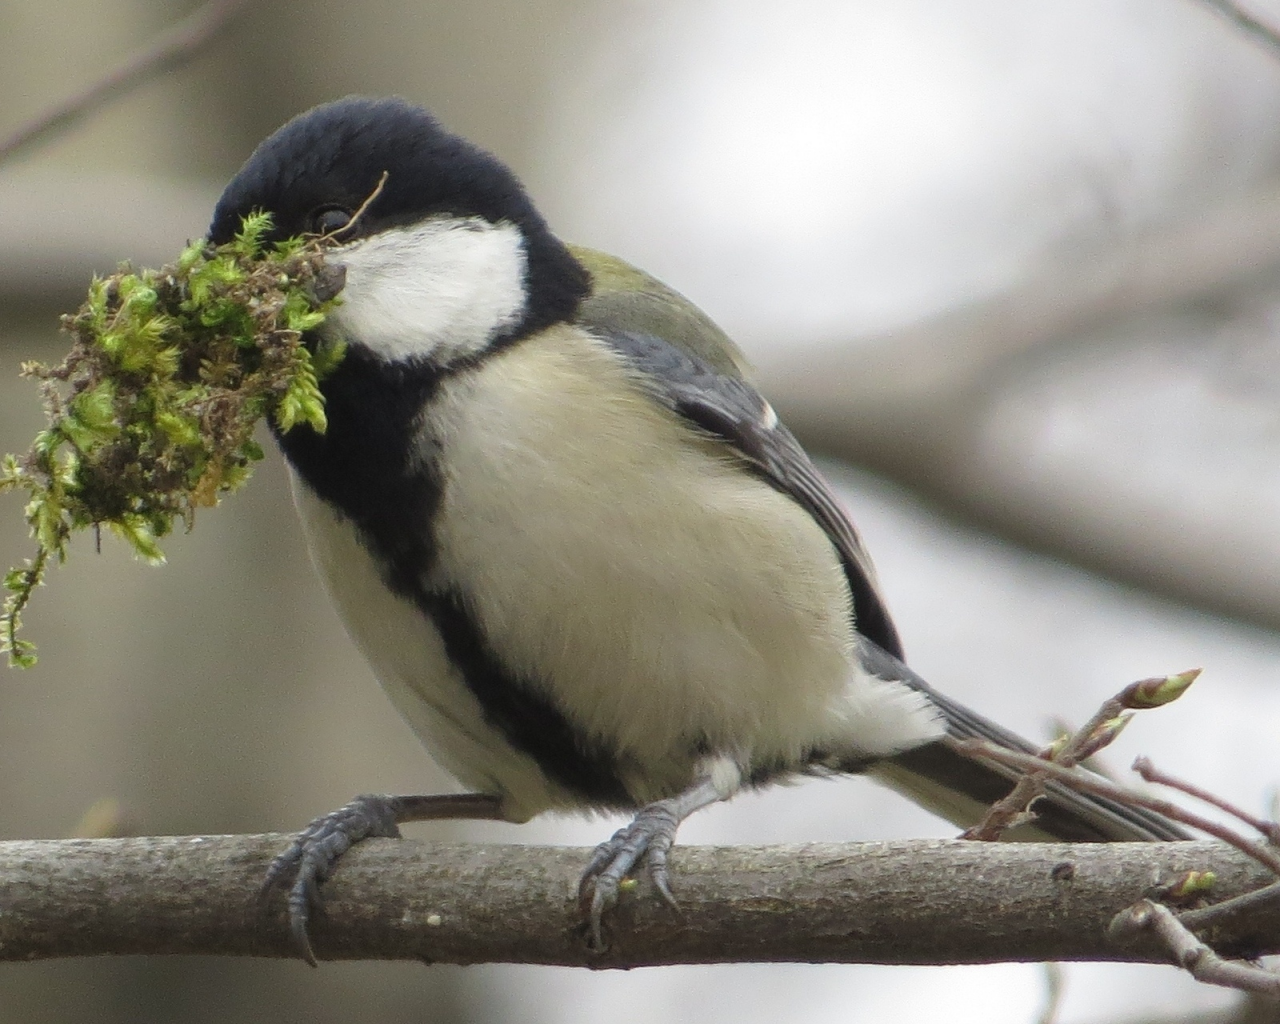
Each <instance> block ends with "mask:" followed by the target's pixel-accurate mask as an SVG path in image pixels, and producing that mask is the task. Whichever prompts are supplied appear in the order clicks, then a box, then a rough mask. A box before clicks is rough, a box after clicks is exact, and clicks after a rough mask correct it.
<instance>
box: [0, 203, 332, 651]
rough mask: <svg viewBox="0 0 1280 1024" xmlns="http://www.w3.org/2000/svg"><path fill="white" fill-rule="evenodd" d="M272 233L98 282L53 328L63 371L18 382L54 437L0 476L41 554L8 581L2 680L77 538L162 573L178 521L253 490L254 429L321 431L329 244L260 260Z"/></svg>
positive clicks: (272, 249)
mask: <svg viewBox="0 0 1280 1024" xmlns="http://www.w3.org/2000/svg"><path fill="white" fill-rule="evenodd" d="M270 229H271V218H270V216H269V215H268V214H253V215H251V216H249V217H246V218H245V219H244V221H243V224H242V227H241V230H240V233H239V234H238V235H236V237H235V238H234V239H233V240H232V241H230V242H228V243H226V244H225V245H220V246H217V247H214V246H210V245H208V244H206V243H205V242H203V241H201V242H193V243H192V244H191V245H189V246H188V247H187V248H186V250H184V251H183V253H182V255H181V256H179V257H178V260H177V262H176V263H173V264H171V265H169V266H166V267H163V268H162V269H160V270H145V269H143V270H135V269H133V268H131V267H129V266H128V265H124V266H122V267H121V268H120V270H119V271H118V272H117V273H115V274H112V275H111V276H110V277H106V278H100V279H95V280H94V282H93V284H92V285H91V286H90V288H89V297H88V299H87V300H86V301H85V303H84V305H83V306H81V307H80V309H79V311H78V312H76V313H73V314H69V315H67V316H64V317H63V318H62V326H63V329H64V330H66V331H67V332H68V333H69V334H70V335H71V336H72V339H73V343H72V347H71V351H70V353H68V355H67V357H66V359H65V360H63V362H62V363H61V364H60V365H58V366H53V367H50V366H43V365H40V364H38V363H28V364H26V365H24V366H23V370H22V372H23V375H24V376H28V377H33V378H35V379H37V380H39V381H40V387H41V391H42V393H43V396H44V402H45V410H46V413H47V415H48V420H49V423H48V426H47V427H46V428H45V429H44V430H42V431H41V432H40V433H39V434H38V435H37V436H36V439H35V441H34V442H33V444H32V446H31V450H30V451H29V452H28V453H27V454H26V455H25V456H22V457H18V456H14V455H7V456H5V457H4V459H3V462H0V490H7V489H22V490H25V491H27V492H28V493H29V495H30V498H29V500H28V502H27V506H26V518H27V522H28V523H30V525H31V533H32V536H33V537H34V538H35V541H36V553H35V555H34V557H32V558H31V559H29V560H27V561H26V563H25V564H24V565H23V566H22V567H20V568H15V569H11V570H10V571H9V572H8V573H7V574H6V575H5V577H4V587H5V589H6V590H7V591H8V597H7V600H6V601H5V604H4V608H3V611H0V652H3V653H7V654H8V657H9V663H10V664H11V665H17V666H21V667H24V668H25V667H28V666H30V665H33V664H34V663H35V660H36V657H35V647H34V645H33V644H32V643H31V642H30V641H28V640H22V639H19V638H18V636H17V633H18V629H19V626H20V616H21V614H22V611H23V610H24V609H25V608H26V606H27V603H28V602H29V601H30V599H31V595H32V592H33V591H34V590H35V588H36V587H37V586H39V585H40V584H41V583H42V582H43V580H44V576H45V572H46V570H47V569H48V567H49V564H50V562H51V561H53V560H55V559H56V560H57V561H58V562H62V561H65V559H66V557H67V542H68V540H69V539H70V537H71V534H72V533H73V532H74V531H76V530H82V529H85V528H89V527H93V528H94V529H100V528H101V527H103V526H106V527H108V528H109V529H110V530H111V531H112V532H114V533H116V534H117V535H119V536H120V537H123V538H124V539H125V540H126V541H127V542H128V543H129V545H130V546H131V547H132V548H133V550H134V551H135V552H136V553H137V554H138V555H139V556H141V557H142V558H144V559H146V560H147V561H148V562H153V563H157V562H162V561H163V560H164V555H163V554H162V553H161V550H160V547H159V545H158V541H159V539H160V538H162V537H164V536H165V535H166V534H168V533H170V532H171V531H172V530H173V528H174V523H175V521H176V520H181V521H182V522H183V524H184V525H185V527H186V528H187V529H190V528H191V526H192V525H193V523H194V520H195V512H196V509H197V508H204V507H209V506H212V505H216V504H217V503H218V500H219V498H220V497H221V496H222V495H223V494H226V493H229V492H231V491H234V490H236V489H237V488H238V487H240V486H241V485H242V484H243V483H244V482H245V480H247V479H248V477H249V474H250V471H251V467H252V465H253V463H254V462H256V461H258V460H259V459H261V458H262V455H263V453H262V449H261V447H260V446H259V445H258V444H257V443H256V442H255V441H254V439H253V433H254V428H255V426H256V425H257V423H258V421H259V420H260V419H262V418H263V417H265V416H270V417H271V418H272V419H273V420H274V421H275V423H276V424H277V425H278V427H279V428H280V429H281V430H289V429H291V428H293V427H294V426H296V425H298V424H306V425H307V426H308V427H310V428H311V429H313V430H316V431H320V432H323V431H324V429H325V425H326V424H325V414H324V399H323V397H322V396H321V393H320V390H319V387H318V384H319V381H320V380H322V379H323V378H324V376H325V375H326V374H327V373H329V372H330V371H331V370H332V369H333V368H334V367H335V366H336V365H337V364H338V362H339V361H340V360H341V359H342V355H343V351H342V346H341V344H340V343H336V342H326V341H319V342H316V343H315V344H312V345H306V344H303V335H304V334H305V333H306V332H311V331H314V330H315V328H317V327H319V326H320V324H321V323H322V322H323V321H324V319H325V316H326V314H328V312H329V311H330V310H331V309H332V308H333V306H334V305H335V303H336V302H337V301H338V300H337V299H336V295H337V293H338V292H339V291H340V290H341V288H342V284H343V279H342V273H341V270H340V269H339V268H335V267H330V266H326V265H325V263H324V252H325V250H326V249H327V248H328V247H329V246H330V245H331V244H332V238H331V237H328V236H326V237H315V236H308V237H303V238H294V239H289V240H288V241H285V242H280V243H275V244H269V243H267V242H266V241H265V239H266V237H267V235H268V234H269V232H270ZM309 337H310V338H315V337H316V335H314V334H312V335H310V336H309Z"/></svg>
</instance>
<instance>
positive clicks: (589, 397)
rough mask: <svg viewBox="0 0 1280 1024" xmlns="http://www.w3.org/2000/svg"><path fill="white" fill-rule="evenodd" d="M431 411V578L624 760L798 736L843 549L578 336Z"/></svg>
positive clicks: (763, 745) (532, 348) (812, 705)
mask: <svg viewBox="0 0 1280 1024" xmlns="http://www.w3.org/2000/svg"><path fill="white" fill-rule="evenodd" d="M424 429H425V431H426V432H427V434H428V436H430V437H431V439H432V446H433V448H434V449H435V450H437V451H438V452H439V453H440V455H439V461H438V463H437V471H438V480H439V484H440V500H439V504H438V508H437V510H436V513H435V519H434V525H433V536H434V538H435V560H434V564H433V567H432V571H431V574H430V578H429V580H428V585H429V586H430V587H433V588H453V589H456V590H457V591H458V592H459V593H461V594H462V595H463V596H464V599H465V602H466V604H467V607H468V609H469V610H470V612H471V614H472V615H473V616H474V619H475V621H476V623H477V625H478V627H479V629H480V630H481V631H482V633H483V635H484V636H485V637H486V638H487V640H488V643H489V645H490V647H491V649H492V650H493V651H495V652H496V653H497V654H498V655H499V656H500V657H501V658H502V659H503V661H504V663H505V664H506V666H507V667H508V668H509V669H510V670H511V671H512V672H513V673H514V674H516V675H517V676H518V677H519V678H521V679H524V680H527V681H528V683H529V684H530V685H532V686H535V687H537V688H539V689H540V690H541V691H542V692H543V693H545V694H546V695H548V697H549V698H550V699H551V700H552V702H553V703H554V704H555V705H556V707H558V708H559V709H561V711H562V712H563V713H564V714H565V715H566V716H567V718H568V719H569V720H570V721H571V722H572V723H573V725H574V727H575V729H577V730H579V731H580V732H581V733H582V734H584V735H585V736H587V737H590V738H592V739H593V740H596V741H599V742H600V743H602V744H604V745H606V746H607V747H608V748H609V749H611V750H615V751H617V752H618V755H619V762H620V771H621V772H622V774H623V775H624V777H625V776H626V775H627V772H628V771H629V770H631V769H629V768H628V765H632V766H633V767H634V766H641V767H634V770H635V771H640V772H642V773H648V774H651V775H654V774H661V770H660V767H659V766H661V765H664V764H670V765H674V766H676V767H675V771H676V772H682V771H685V770H687V768H688V765H689V764H691V763H692V761H693V760H694V759H696V757H697V756H698V754H699V753H705V752H706V751H707V750H708V749H710V750H715V751H724V750H735V751H741V752H742V753H743V755H744V756H750V755H751V753H752V752H753V751H757V750H767V751H768V753H769V755H770V756H773V755H775V754H776V755H777V756H780V757H784V758H789V757H793V756H796V755H797V751H799V750H800V749H801V748H802V747H803V745H804V743H805V738H804V737H805V736H806V735H811V734H812V729H813V723H814V722H815V721H817V720H819V719H820V718H821V717H822V715H823V713H824V709H825V707H826V706H827V704H828V703H829V701H830V700H831V699H832V697H833V695H834V694H836V693H838V692H839V691H840V690H841V689H842V687H843V686H844V683H845V680H846V678H847V674H848V669H849V661H848V654H849V645H850V643H851V639H852V626H851V612H850V603H849V595H848V587H847V584H846V581H845V579H844V575H843V571H842V569H841V567H840V564H839V561H838V559H837V557H836V556H835V553H834V551H833V549H832V547H831V544H830V543H829V541H828V540H827V538H826V536H825V535H824V534H823V532H822V530H821V529H820V528H819V527H818V526H817V525H816V524H815V523H814V522H813V520H812V519H811V518H810V517H809V516H808V514H807V513H805V512H804V511H803V510H802V509H801V508H800V507H799V506H798V505H796V504H795V503H794V502H793V501H791V500H790V499H789V498H788V497H786V496H784V495H782V494H780V493H778V492H777V491H776V490H774V489H773V488H772V487H770V486H768V485H767V484H766V483H764V482H763V481H762V480H760V479H758V478H757V477H755V476H754V475H752V474H750V473H748V472H745V471H744V469H743V466H742V465H741V464H740V463H739V462H738V461H737V460H736V459H735V458H734V457H733V456H732V454H731V453H730V452H729V451H728V450H727V448H726V447H725V446H724V445H722V444H720V443H719V442H717V441H714V440H712V439H709V438H704V437H701V436H700V435H698V434H697V433H695V432H694V431H693V430H691V429H690V428H689V427H688V425H687V424H685V423H684V422H683V421H681V420H680V419H679V418H678V417H677V416H676V415H675V414H673V413H671V412H670V411H668V410H667V409H665V408H663V407H662V406H660V405H659V404H657V403H656V402H654V401H653V400H652V399H651V398H650V397H649V396H648V395H646V394H645V393H644V392H643V391H641V390H640V389H639V388H638V387H637V385H636V382H635V381H634V379H632V378H631V377H630V376H629V371H628V369H627V367H626V365H625V364H624V363H623V362H622V360H621V359H620V358H619V357H618V356H617V355H616V354H615V353H614V352H613V351H612V350H610V349H608V348H607V347H606V346H603V345H601V344H599V343H596V342H594V341H592V340H591V339H589V338H586V337H583V336H580V335H575V334H567V335H566V336H565V337H563V338H560V339H554V343H551V342H550V341H548V343H545V344H536V345H522V346H517V347H516V348H514V349H512V350H509V351H507V352H505V353H502V354H501V355H500V356H499V357H497V358H495V359H493V360H491V361H489V362H488V363H486V364H485V365H484V367H483V369H482V370H481V371H480V372H477V373H476V374H474V375H472V376H471V377H469V378H467V379H465V380H459V381H458V382H457V383H456V385H455V386H453V387H451V388H448V389H446V390H444V391H442V393H441V395H440V397H439V399H438V401H436V402H435V403H433V405H432V407H431V411H430V413H429V414H428V416H427V418H426V419H425V421H424ZM628 787H629V788H630V789H632V790H633V791H634V790H635V789H636V786H635V785H633V784H632V783H631V782H628ZM644 788H645V789H646V790H651V789H652V787H648V786H646V787H644Z"/></svg>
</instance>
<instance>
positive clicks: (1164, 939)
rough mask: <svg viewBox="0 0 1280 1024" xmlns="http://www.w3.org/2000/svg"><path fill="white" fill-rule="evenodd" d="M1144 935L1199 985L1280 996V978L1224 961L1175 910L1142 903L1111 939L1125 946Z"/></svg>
mask: <svg viewBox="0 0 1280 1024" xmlns="http://www.w3.org/2000/svg"><path fill="white" fill-rule="evenodd" d="M1143 933H1149V934H1151V935H1154V936H1155V938H1156V939H1157V940H1158V941H1159V942H1160V944H1161V945H1162V946H1164V947H1165V949H1167V950H1168V951H1169V952H1170V953H1171V954H1173V958H1174V960H1175V961H1176V962H1177V964H1178V966H1179V967H1181V968H1183V970H1185V971H1187V972H1188V973H1189V974H1190V975H1191V976H1192V977H1193V978H1195V979H1196V981H1200V982H1204V983H1205V984H1208V985H1220V986H1222V987H1224V988H1234V989H1239V990H1240V991H1242V992H1261V993H1264V994H1266V995H1271V996H1280V975H1278V974H1273V973H1271V972H1270V971H1267V970H1264V969H1263V968H1261V967H1255V966H1254V965H1252V964H1246V963H1241V962H1240V961H1238V960H1226V959H1224V958H1222V957H1220V956H1219V955H1218V954H1217V953H1215V952H1214V951H1213V950H1212V949H1210V948H1209V947H1208V946H1207V945H1205V944H1204V943H1203V942H1201V941H1200V940H1199V939H1197V938H1196V937H1195V935H1194V934H1192V932H1191V930H1190V929H1189V928H1187V926H1186V925H1185V924H1184V923H1183V922H1182V921H1179V920H1178V917H1177V915H1176V914H1174V912H1173V911H1172V910H1170V909H1169V908H1168V907H1166V906H1163V905H1162V904H1159V903H1155V902H1153V901H1152V900H1141V901H1139V902H1138V903H1135V904H1134V905H1133V906H1132V907H1129V908H1128V909H1127V910H1122V911H1121V912H1120V913H1119V914H1117V915H1116V916H1115V917H1114V918H1113V919H1112V921H1111V925H1110V926H1109V928H1108V929H1107V934H1108V936H1109V937H1110V938H1112V939H1114V940H1116V941H1118V942H1122V943H1123V942H1130V941H1133V940H1134V939H1135V938H1137V937H1138V936H1139V935H1141V934H1143Z"/></svg>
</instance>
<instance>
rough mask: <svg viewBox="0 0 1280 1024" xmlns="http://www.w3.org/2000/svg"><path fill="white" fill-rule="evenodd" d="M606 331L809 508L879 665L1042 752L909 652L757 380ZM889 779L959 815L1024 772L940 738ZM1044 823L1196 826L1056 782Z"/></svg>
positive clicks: (681, 408) (656, 387) (1075, 837)
mask: <svg viewBox="0 0 1280 1024" xmlns="http://www.w3.org/2000/svg"><path fill="white" fill-rule="evenodd" d="M597 333H598V334H599V336H600V337H601V338H603V340H605V341H607V342H608V343H609V344H610V345H612V346H613V347H614V348H615V349H616V350H617V351H618V352H619V353H621V354H622V355H623V356H625V357H626V358H627V359H628V360H629V361H631V363H632V364H633V365H634V366H635V367H636V369H637V370H638V371H639V375H640V379H641V380H642V381H643V383H644V385H645V386H646V387H647V388H648V390H649V391H650V393H651V394H652V395H653V396H654V397H655V398H656V399H657V400H658V401H660V402H662V403H664V404H665V405H667V406H669V407H670V408H671V409H673V410H674V411H675V412H677V413H679V414H680V415H681V416H683V417H685V418H686V419H688V420H689V421H690V422H691V423H694V424H697V425H698V426H699V427H701V428H702V429H703V430H705V431H707V432H708V433H710V434H712V435H714V436H716V437H718V438H720V439H722V440H723V441H725V442H727V443H728V444H729V445H731V446H732V447H733V448H734V449H735V450H736V451H737V452H738V453H739V454H740V455H741V456H742V457H743V458H744V459H745V460H746V461H747V462H748V463H750V464H751V465H752V466H753V467H754V468H755V469H756V471H757V472H758V473H760V474H761V476H762V477H764V479H765V480H767V481H768V482H769V483H770V484H771V485H773V486H774V487H776V488H777V489H778V490H779V491H782V492H783V493H784V494H788V495H790V496H791V497H792V498H793V499H795V501H797V502H798V503H799V504H800V505H801V506H802V507H804V508H805V509H806V510H807V511H808V512H809V514H810V515H811V516H813V518H814V520H815V521H816V522H817V523H818V524H819V525H820V526H821V527H822V529H823V530H824V531H825V532H826V534H827V537H828V538H830V540H831V543H832V544H833V545H835V548H836V550H837V551H838V552H839V553H840V558H841V561H842V562H843V563H844V570H845V575H846V577H847V578H848V581H849V588H850V590H851V591H852V594H853V604H854V615H855V623H854V624H855V626H856V628H857V630H858V633H859V634H860V639H859V650H858V655H859V658H860V659H861V661H862V664H863V666H864V667H865V668H866V669H867V671H869V672H871V673H872V674H874V675H876V676H878V677H880V678H882V679H885V680H889V681H893V682H899V683H902V684H904V685H906V686H909V687H911V688H912V689H914V690H917V691H919V692H921V693H923V694H925V695H926V696H927V697H928V698H929V700H930V701H932V703H933V704H934V705H936V706H937V708H938V709H939V710H940V711H941V712H942V715H943V717H944V718H945V719H946V723H947V730H948V732H950V733H951V734H952V735H953V736H959V737H963V738H979V739H985V740H989V741H990V742H992V743H995V744H998V745H1000V746H1004V747H1008V748H1011V749H1013V750H1021V751H1025V752H1029V753H1034V752H1035V748H1034V747H1033V746H1032V745H1031V744H1030V743H1028V742H1027V741H1026V740H1024V739H1022V738H1021V737H1019V736H1017V735H1015V734H1014V733H1012V732H1009V731H1008V730H1007V729H1004V728H1003V727H1001V726H999V725H997V724H996V723H995V722H992V721H991V720H989V719H987V718H984V717H983V716H982V715H979V714H977V713H976V712H974V711H971V710H970V709H969V708H967V707H965V706H964V705H962V704H960V703H958V702H956V701H954V700H952V699H950V698H949V697H947V696H945V695H944V694H941V693H939V692H938V691H937V690H935V689H934V688H933V687H931V686H930V685H929V684H928V683H926V682H925V681H924V680H923V679H922V678H920V676H919V675H917V674H916V673H915V672H913V671H912V670H911V669H910V668H908V667H907V666H906V665H905V664H904V663H903V661H902V644H901V642H900V641H899V639H898V633H897V630H896V629H895V628H894V625H893V622H892V620H891V619H890V618H889V613H888V610H887V609H886V608H885V605H884V601H883V599H882V598H881V596H880V590H879V587H878V586H877V584H876V579H875V570H874V569H873V568H872V566H871V560H870V558H869V557H868V556H867V553H866V550H865V549H864V548H863V546H862V542H861V541H860V540H859V539H858V534H857V532H856V531H855V530H854V528H853V524H852V523H850V521H849V517H848V515H847V514H846V513H845V511H844V508H843V507H842V505H841V504H840V501H839V499H838V498H836V496H835V494H834V493H833V492H832V490H831V487H830V485H829V484H827V482H826V481H825V480H823V478H822V476H821V474H819V473H818V470H817V468H816V467H815V466H814V465H813V463H812V461H811V460H810V459H809V456H808V455H807V454H806V453H805V451H804V449H803V448H802V447H801V446H800V443H799V442H798V441H797V440H796V439H795V437H794V436H793V435H792V434H791V432H790V431H789V430H787V428H786V427H784V426H783V425H782V424H781V423H779V422H778V418H777V416H776V414H775V413H774V412H773V409H772V408H771V407H770V405H769V403H768V402H767V401H765V399H764V398H763V397H762V396H761V395H760V393H759V392H758V391H756V389H755V388H754V387H752V386H751V384H749V383H748V382H747V381H745V380H743V379H741V378H740V377H737V376H732V375H729V374H726V373H723V372H721V371H719V370H717V369H715V368H713V367H712V366H710V365H709V364H707V363H706V362H704V361H703V360H701V359H700V358H698V357H697V356H696V355H693V354H692V353H690V352H688V351H686V350H684V349H682V348H677V347H676V346H674V345H672V344H670V343H668V342H666V341H664V340H663V339H661V338H658V337H655V336H654V335H651V334H641V333H633V332H628V331H602V330H599V328H598V327H597ZM874 770H875V772H876V774H878V775H880V776H881V778H883V779H884V781H886V782H888V783H889V784H890V785H892V786H894V787H895V788H898V789H901V790H903V791H904V792H906V793H907V794H908V795H909V796H912V797H913V798H915V799H916V800H918V801H919V802H921V803H923V804H924V805H925V806H929V807H931V808H932V809H934V810H935V811H937V812H938V813H940V814H942V815H943V816H944V817H947V818H950V819H951V820H952V821H955V822H956V823H958V824H962V825H965V824H971V823H972V821H973V820H976V818H975V814H981V811H982V808H984V807H985V806H987V805H989V804H991V803H992V802H994V801H995V800H998V799H1000V798H1001V797H1002V796H1004V795H1005V794H1006V793H1007V792H1008V791H1009V788H1010V786H1011V785H1012V781H1013V780H1014V779H1016V778H1017V776H1018V773H1017V772H1016V771H1013V770H1010V769H1007V768H1004V767H1003V766H1001V765H997V764H994V763H991V762H986V761H978V760H971V759H968V758H965V757H962V756H961V755H959V754H957V753H956V752H955V751H953V750H952V749H951V748H950V747H948V746H946V745H944V744H941V743H930V744H926V745H925V746H923V747H919V748H916V749H915V750H909V751H907V752H905V753H903V754H899V755H896V756H894V757H892V758H889V759H888V760H886V761H884V762H881V763H880V764H879V765H877V766H876V768H875V769H874ZM1037 817H1038V821H1037V827H1038V829H1039V831H1040V832H1042V833H1044V834H1045V835H1047V836H1048V837H1051V838H1057V839H1066V840H1070V841H1076V842H1099V841H1103V842H1106V841H1116V840H1150V839H1183V838H1186V833H1185V832H1184V831H1183V830H1182V829H1181V828H1180V827H1178V826H1177V825H1175V824H1174V823H1172V822H1170V821H1168V820H1167V819H1165V818H1163V817H1161V816H1160V815H1157V814H1152V813H1149V812H1147V811H1143V810H1141V809H1138V808H1132V807H1127V806H1124V805H1121V804H1117V803H1115V802H1113V801H1110V800H1106V799H1103V798H1098V797H1092V796H1087V795H1084V794H1081V793H1076V792H1074V791H1072V790H1068V789H1065V788H1063V787H1061V786H1059V785H1057V784H1050V785H1049V787H1048V793H1047V797H1046V799H1045V800H1043V801H1041V802H1040V804H1038V805H1037Z"/></svg>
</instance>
